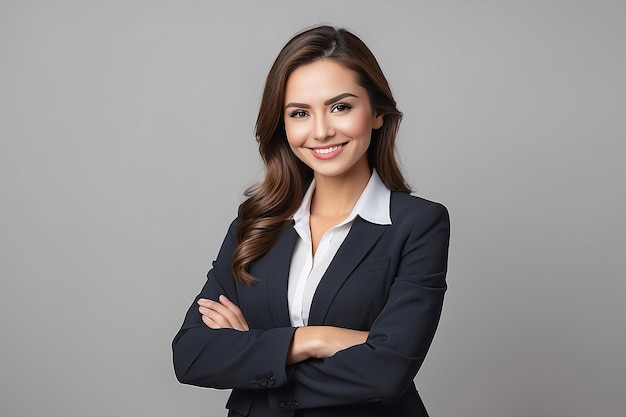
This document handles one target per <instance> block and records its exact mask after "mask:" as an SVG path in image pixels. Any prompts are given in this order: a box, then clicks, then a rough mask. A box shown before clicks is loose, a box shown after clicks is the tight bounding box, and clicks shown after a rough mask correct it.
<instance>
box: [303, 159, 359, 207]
mask: <svg viewBox="0 0 626 417" xmlns="http://www.w3.org/2000/svg"><path fill="white" fill-rule="evenodd" d="M365 162H366V163H364V164H358V165H355V166H353V167H352V169H350V170H349V171H348V172H346V173H344V174H342V175H338V176H334V177H328V176H322V175H315V191H314V192H313V197H312V199H311V215H315V216H321V217H326V218H341V219H343V218H345V217H347V216H348V215H349V214H350V213H351V212H352V209H353V208H354V206H355V204H356V202H357V201H358V200H359V197H360V196H361V194H362V193H363V190H364V189H365V187H366V186H367V183H368V182H369V180H370V177H371V170H370V167H369V164H368V163H367V161H365Z"/></svg>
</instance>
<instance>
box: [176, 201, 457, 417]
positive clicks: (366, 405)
mask: <svg viewBox="0 0 626 417" xmlns="http://www.w3.org/2000/svg"><path fill="white" fill-rule="evenodd" d="M391 220H392V224H391V225H385V226H381V225H377V224H372V223H369V222H367V221H365V220H363V219H361V218H360V217H358V216H357V218H356V219H355V221H354V223H353V225H352V228H351V230H350V232H349V234H348V236H347V237H346V239H345V241H344V242H343V244H342V245H341V247H340V248H339V250H338V252H337V254H336V256H335V257H334V259H333V261H332V263H331V264H330V266H329V267H328V270H327V271H326V274H325V275H324V277H323V278H322V281H321V282H320V284H319V286H318V288H317V290H316V292H315V296H314V298H313V302H312V305H311V311H310V316H309V325H330V326H339V327H346V328H351V329H357V330H367V331H369V337H368V339H367V342H366V343H364V344H361V345H357V346H353V347H351V348H348V349H345V350H343V351H340V352H338V353H337V354H335V355H334V356H332V357H330V358H326V359H310V360H307V361H304V362H301V363H298V364H295V365H292V366H286V365H285V363H286V357H287V352H288V349H289V345H290V343H291V339H292V336H293V333H294V331H295V328H293V327H291V325H290V321H289V312H288V306H287V281H288V275H289V264H290V261H291V254H292V251H293V248H294V245H295V242H296V239H297V233H296V232H295V230H294V229H293V228H292V227H290V228H287V229H286V230H285V231H284V232H283V233H282V234H281V236H280V238H279V239H278V241H277V242H276V244H275V245H274V246H273V247H272V249H271V250H270V251H269V252H268V253H267V254H265V255H264V256H263V257H261V258H260V259H258V260H257V261H255V262H254V263H253V264H252V265H251V267H250V272H251V273H252V275H253V276H255V277H256V278H257V279H258V282H257V283H256V284H255V285H254V286H246V285H239V284H237V283H236V282H235V280H234V278H233V276H232V273H231V257H232V254H233V251H234V249H235V246H236V242H235V230H236V227H237V224H238V220H235V221H234V222H233V223H232V224H231V226H230V229H229V231H228V234H227V236H226V239H225V240H224V243H223V244H222V247H221V249H220V252H219V255H218V257H217V260H216V261H214V262H213V268H212V269H211V270H210V271H209V273H208V276H207V278H208V279H207V281H206V284H205V285H204V287H203V289H202V291H201V292H200V294H199V295H198V297H196V300H197V299H198V298H209V299H213V300H217V298H218V296H219V295H220V294H224V295H226V296H227V297H228V298H229V299H230V300H232V301H233V302H234V303H236V304H237V305H239V307H240V308H241V310H242V312H243V314H244V316H245V317H246V320H247V322H248V325H249V327H250V330H249V331H247V332H241V331H237V330H233V329H217V330H213V329H210V328H208V327H207V326H206V325H205V324H204V323H203V322H202V319H201V316H200V313H199V312H198V308H197V304H196V303H195V302H194V303H193V304H192V305H191V307H190V308H189V311H188V312H187V316H186V317H185V321H184V323H183V325H182V328H181V329H180V331H179V332H178V334H177V335H176V337H175V339H174V342H173V358H174V368H175V372H176V376H177V378H178V379H179V381H180V382H183V383H186V384H192V385H198V386H202V387H213V388H232V389H233V392H232V394H231V397H230V398H229V400H228V403H227V405H226V407H227V408H228V409H229V414H228V415H229V416H251V417H261V416H293V415H297V416H307V417H312V416H393V417H403V416H407V417H408V416H411V417H414V416H422V415H423V416H426V415H427V414H426V410H425V409H424V406H423V404H422V401H421V399H420V397H419V395H418V393H417V391H416V389H415V386H414V383H413V378H414V377H415V375H416V373H417V371H418V369H419V367H420V365H421V364H422V361H423V360H424V356H425V355H426V352H427V351H428V348H429V346H430V343H431V341H432V338H433V335H434V333H435V329H436V328H437V323H438V321H439V316H440V313H441V308H442V304H443V295H444V292H445V290H446V283H445V276H446V266H447V257H448V240H449V235H450V227H449V218H448V213H447V211H446V209H445V207H443V206H442V205H441V204H438V203H433V202H430V201H427V200H424V199H421V198H418V197H413V196H410V195H408V194H405V193H400V192H392V194H391Z"/></svg>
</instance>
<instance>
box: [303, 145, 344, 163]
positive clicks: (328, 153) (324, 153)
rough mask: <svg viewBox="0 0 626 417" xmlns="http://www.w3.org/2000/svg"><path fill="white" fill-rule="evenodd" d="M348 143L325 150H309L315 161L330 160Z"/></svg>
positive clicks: (328, 147)
mask: <svg viewBox="0 0 626 417" xmlns="http://www.w3.org/2000/svg"><path fill="white" fill-rule="evenodd" d="M347 144H348V142H345V143H340V144H337V145H332V146H327V147H325V148H310V150H311V153H312V154H313V156H314V157H316V158H317V159H332V158H334V157H335V156H337V155H339V154H340V153H341V151H342V150H343V148H344V146H346V145H347Z"/></svg>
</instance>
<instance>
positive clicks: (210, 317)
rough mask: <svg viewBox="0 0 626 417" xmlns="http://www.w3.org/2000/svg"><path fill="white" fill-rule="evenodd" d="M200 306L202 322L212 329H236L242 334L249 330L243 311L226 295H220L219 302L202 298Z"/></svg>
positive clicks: (199, 302) (199, 301)
mask: <svg viewBox="0 0 626 417" xmlns="http://www.w3.org/2000/svg"><path fill="white" fill-rule="evenodd" d="M198 305H199V307H198V311H200V314H202V321H203V322H204V324H206V325H207V326H208V327H210V328H211V329H235V330H240V331H242V332H245V331H248V330H249V327H248V323H247V322H246V318H245V317H244V316H243V313H242V312H241V309H240V308H239V307H238V306H237V305H236V304H234V303H233V302H232V301H230V300H229V299H228V298H226V296H225V295H220V297H219V301H213V300H208V299H206V298H201V299H199V300H198Z"/></svg>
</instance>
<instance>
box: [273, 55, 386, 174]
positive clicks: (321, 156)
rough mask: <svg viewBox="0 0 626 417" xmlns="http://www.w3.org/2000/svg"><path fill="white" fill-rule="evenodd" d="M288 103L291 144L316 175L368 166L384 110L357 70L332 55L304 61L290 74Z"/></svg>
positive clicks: (296, 153)
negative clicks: (376, 106)
mask: <svg viewBox="0 0 626 417" xmlns="http://www.w3.org/2000/svg"><path fill="white" fill-rule="evenodd" d="M284 104H285V107H284V120H285V130H286V133H287V140H288V141H289V146H290V147H291V150H292V151H293V153H294V154H295V155H296V156H297V157H298V158H299V159H300V160H302V162H304V163H305V164H307V165H308V166H309V167H310V168H311V169H312V170H313V172H314V173H315V176H316V177H319V176H329V177H336V176H343V175H347V174H349V173H350V172H351V171H352V170H355V169H359V168H360V169H362V168H364V167H365V168H368V170H369V167H368V162H367V149H368V147H369V145H370V141H371V137H372V129H378V128H379V127H381V126H382V123H383V115H382V114H381V115H376V114H375V112H374V110H373V109H372V107H371V105H370V101H369V97H368V94H367V90H365V88H363V87H361V86H360V85H359V84H358V83H357V82H356V74H355V73H354V71H352V70H349V69H347V68H345V67H344V66H342V65H341V64H338V63H336V62H334V61H329V60H319V61H315V62H313V63H311V64H307V65H302V66H300V67H298V68H296V69H295V70H294V71H293V72H292V73H291V75H290V76H289V78H288V79H287V85H286V91H285V103H284Z"/></svg>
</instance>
